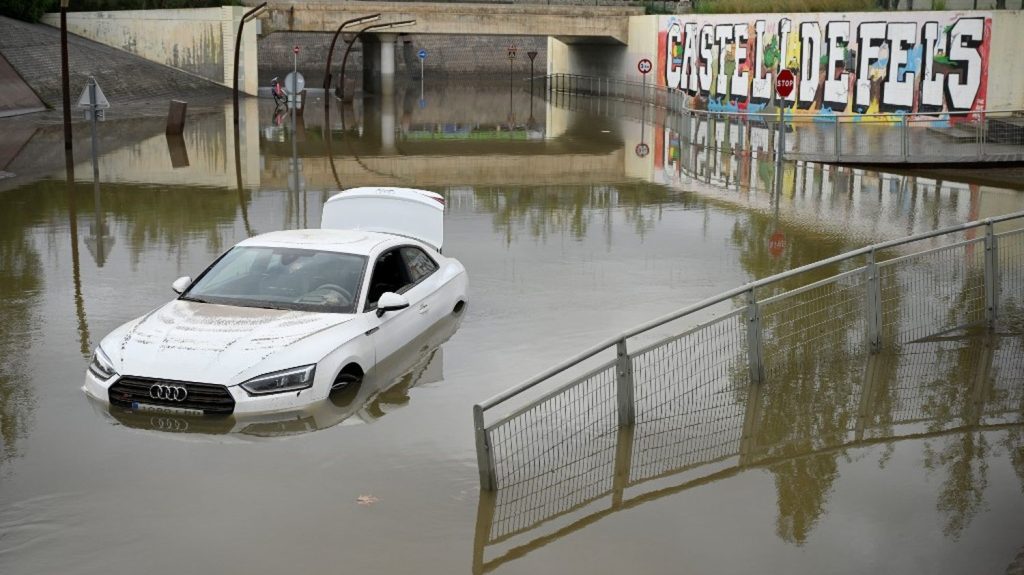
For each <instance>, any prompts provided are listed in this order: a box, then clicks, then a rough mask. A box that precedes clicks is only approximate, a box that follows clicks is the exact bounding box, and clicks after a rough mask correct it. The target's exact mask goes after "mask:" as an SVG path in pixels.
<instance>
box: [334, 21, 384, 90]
mask: <svg viewBox="0 0 1024 575" xmlns="http://www.w3.org/2000/svg"><path fill="white" fill-rule="evenodd" d="M377 20H380V14H371V15H370V16H360V17H358V18H353V19H351V20H345V21H344V22H342V23H341V26H338V30H337V31H336V32H334V38H331V48H330V50H328V51H327V67H326V68H324V92H329V91H330V89H331V61H332V60H333V59H334V44H335V43H336V42H337V41H338V36H340V35H341V31H342V29H344V28H345V26H348V25H349V24H364V23H366V22H375V21H377ZM353 41H354V40H353ZM343 69H344V68H343ZM326 99H327V95H326V94H324V100H326Z"/></svg>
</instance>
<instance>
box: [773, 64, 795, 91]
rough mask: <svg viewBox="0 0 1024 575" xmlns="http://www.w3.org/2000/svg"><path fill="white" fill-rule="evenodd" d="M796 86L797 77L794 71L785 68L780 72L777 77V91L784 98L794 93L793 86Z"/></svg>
mask: <svg viewBox="0 0 1024 575" xmlns="http://www.w3.org/2000/svg"><path fill="white" fill-rule="evenodd" d="M794 86H796V77H794V76H793V73H792V72H790V71H789V70H787V69H783V70H782V71H781V72H779V77H778V78H776V79H775V91H776V92H777V93H778V94H779V96H782V97H783V98H788V97H789V95H790V94H792V93H793V87H794Z"/></svg>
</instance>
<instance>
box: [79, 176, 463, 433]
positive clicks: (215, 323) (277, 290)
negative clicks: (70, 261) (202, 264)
mask: <svg viewBox="0 0 1024 575" xmlns="http://www.w3.org/2000/svg"><path fill="white" fill-rule="evenodd" d="M443 214H444V200H443V198H442V197H441V196H439V195H437V194H434V193H432V192H424V191H421V190H411V189H403V188H358V189H354V190H349V191H346V192H342V193H340V194H337V195H335V196H334V197H332V198H331V199H330V200H328V201H327V203H326V204H325V205H324V210H323V220H322V224H321V228H320V229H313V230H290V231H280V232H271V233H268V234H263V235H261V236H256V237H253V238H250V239H247V240H245V241H242V242H240V243H239V244H237V245H236V246H235V247H233V248H231V249H230V250H228V251H227V252H226V253H224V254H223V255H222V256H221V257H220V258H218V259H217V260H216V261H215V262H214V263H213V264H212V265H211V266H210V267H209V268H207V269H206V271H204V272H203V273H202V274H200V275H199V277H198V278H196V280H195V281H193V280H192V279H191V278H190V277H183V278H179V279H178V280H177V281H175V282H174V286H173V287H174V290H175V291H176V292H178V293H179V294H180V296H179V297H178V298H177V299H175V300H173V301H171V302H170V303H168V304H166V305H163V306H161V307H159V308H157V309H156V310H154V311H152V312H150V313H148V314H146V315H145V316H143V317H141V318H138V319H135V320H133V321H130V322H128V323H126V324H124V325H122V326H121V327H119V328H117V329H115V330H114V331H113V332H111V333H110V334H109V335H107V337H105V338H103V340H102V341H101V342H100V345H99V346H98V347H97V348H96V350H95V352H94V353H93V358H92V362H91V363H90V365H89V369H88V370H87V372H86V375H85V385H84V388H83V389H84V390H85V392H86V393H87V394H88V395H90V396H92V397H93V398H95V399H98V400H100V401H104V402H108V403H110V404H111V405H113V406H115V407H122V408H129V409H132V410H135V411H142V410H151V411H153V412H160V413H164V414H172V413H173V414H177V415H201V414H206V415H230V414H234V413H265V412H279V411H294V410H297V409H304V408H307V407H309V406H310V405H311V404H314V403H316V402H319V401H322V400H325V399H328V397H329V396H330V395H331V392H332V391H339V390H342V389H343V388H345V387H348V386H354V385H355V384H358V383H359V382H360V381H362V379H363V377H364V375H365V374H366V373H368V372H369V371H370V370H372V369H373V368H374V367H375V366H377V365H378V364H382V363H383V362H385V360H386V359H387V358H388V357H389V356H391V355H392V354H393V353H395V352H396V351H398V350H399V349H401V348H403V347H404V346H406V345H407V344H408V343H409V342H411V341H413V340H414V339H416V338H417V337H418V336H420V335H421V334H423V333H424V332H426V331H427V330H428V329H429V328H430V327H431V326H432V325H434V324H436V323H438V322H439V321H441V320H443V319H444V318H446V317H448V316H449V315H452V314H457V313H459V312H460V311H461V309H462V307H463V305H464V303H465V301H466V289H467V279H466V271H465V268H463V266H462V264H461V263H459V262H458V261H457V260H455V259H452V258H448V257H445V256H443V255H441V251H440V250H441V246H442V241H443Z"/></svg>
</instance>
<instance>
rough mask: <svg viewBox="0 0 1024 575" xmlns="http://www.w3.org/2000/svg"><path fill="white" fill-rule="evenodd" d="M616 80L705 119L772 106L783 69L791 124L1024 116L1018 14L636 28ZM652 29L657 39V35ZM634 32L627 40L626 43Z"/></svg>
mask: <svg viewBox="0 0 1024 575" xmlns="http://www.w3.org/2000/svg"><path fill="white" fill-rule="evenodd" d="M633 21H634V25H631V31H630V44H629V48H628V55H627V58H626V60H627V65H626V66H624V67H623V68H622V69H621V73H622V74H623V76H625V77H627V78H633V79H636V78H638V77H639V74H638V73H637V72H636V70H635V61H636V60H638V59H639V58H641V57H646V58H650V59H651V60H652V61H653V62H654V63H655V65H654V71H653V72H652V74H651V76H653V80H654V81H656V82H657V83H658V84H659V85H661V86H667V87H669V88H672V89H678V90H682V91H684V92H686V93H687V94H689V95H690V96H691V97H692V99H693V103H692V105H695V106H697V107H705V106H706V107H707V108H708V109H711V110H725V111H756V110H760V109H763V108H765V107H766V106H769V105H771V102H772V101H773V98H772V95H773V93H774V76H775V74H776V73H777V71H778V70H779V63H780V62H781V63H782V64H783V65H784V66H785V67H786V68H788V69H789V70H791V71H792V72H793V73H794V75H795V77H796V86H795V88H794V90H793V93H792V94H791V95H790V96H789V97H787V98H786V106H787V107H788V108H791V109H792V110H793V112H794V113H798V114H811V115H828V114H834V113H853V114H872V113H891V114H921V113H926V114H942V113H945V112H954V111H956V112H967V111H979V110H985V109H989V110H1005V109H1024V97H1022V96H1024V93H1022V89H1024V85H1022V83H1021V82H1022V80H1021V74H1020V69H1021V66H1020V62H1019V58H1017V57H1016V56H1015V55H1017V54H1020V53H1021V52H1022V49H1024V40H1022V34H1021V31H1022V30H1024V19H1022V14H1021V12H1019V11H1006V10H1002V11H993V12H988V11H962V12H958V11H943V12H916V11H915V12H888V13H885V12H864V13H840V12H837V13H809V14H722V15H697V14H694V15H680V16H649V17H640V18H634V19H633ZM652 22H653V23H654V25H653V26H654V27H653V28H652ZM634 30H638V33H636V34H634V33H633V31H634Z"/></svg>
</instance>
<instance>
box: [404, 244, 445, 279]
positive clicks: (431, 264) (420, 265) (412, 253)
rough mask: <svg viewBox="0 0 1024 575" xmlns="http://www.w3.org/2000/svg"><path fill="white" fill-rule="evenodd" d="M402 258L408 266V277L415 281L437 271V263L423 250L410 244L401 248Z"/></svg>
mask: <svg viewBox="0 0 1024 575" xmlns="http://www.w3.org/2000/svg"><path fill="white" fill-rule="evenodd" d="M401 251H402V259H403V260H405V265H406V266H407V267H408V268H409V279H411V280H412V281H413V283H416V282H418V281H420V280H421V279H423V278H425V277H427V276H429V275H430V274H432V273H434V272H436V271H437V263H436V262H435V261H434V260H433V259H431V258H430V256H428V255H427V254H426V253H424V252H423V250H421V249H419V248H415V247H412V246H405V247H403V248H401Z"/></svg>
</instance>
